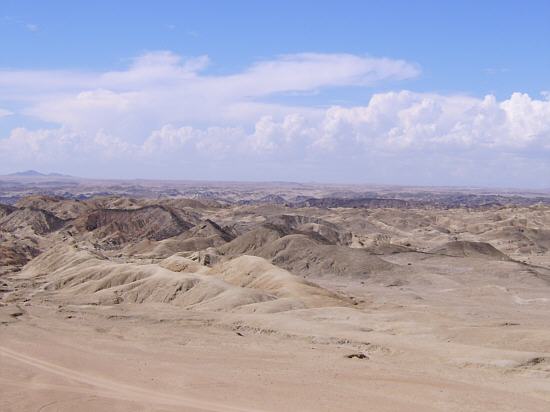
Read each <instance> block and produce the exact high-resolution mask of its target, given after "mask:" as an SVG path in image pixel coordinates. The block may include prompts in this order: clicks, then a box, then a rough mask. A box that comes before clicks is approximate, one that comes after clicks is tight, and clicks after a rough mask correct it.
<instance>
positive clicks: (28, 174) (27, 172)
mask: <svg viewBox="0 0 550 412" xmlns="http://www.w3.org/2000/svg"><path fill="white" fill-rule="evenodd" d="M8 176H21V177H48V176H49V177H70V176H69V175H64V174H61V173H47V174H46V173H40V172H37V171H36V170H25V171H23V172H15V173H10V174H9V175H8Z"/></svg>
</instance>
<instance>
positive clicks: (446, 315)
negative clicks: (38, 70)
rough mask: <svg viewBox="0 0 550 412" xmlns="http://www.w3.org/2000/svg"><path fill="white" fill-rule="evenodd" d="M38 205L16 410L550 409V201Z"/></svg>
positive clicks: (12, 229)
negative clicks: (463, 205)
mask: <svg viewBox="0 0 550 412" xmlns="http://www.w3.org/2000/svg"><path fill="white" fill-rule="evenodd" d="M31 200H32V202H31ZM31 200H29V201H27V202H21V205H20V208H19V209H15V210H12V209H10V208H6V209H5V210H6V212H5V213H6V215H5V216H4V217H1V218H0V233H1V234H2V236H3V238H2V239H4V240H3V242H2V246H3V247H5V248H10V249H9V250H13V251H14V252H13V253H15V252H16V251H17V250H19V249H17V248H16V246H17V247H21V245H24V244H31V243H32V244H33V245H34V246H33V247H34V248H36V250H37V251H38V252H37V253H38V255H37V256H32V255H28V256H27V255H25V253H26V252H25V251H22V252H21V253H22V254H23V255H24V256H26V258H25V259H23V260H17V259H16V260H14V259H12V257H13V256H12V257H10V259H12V260H9V261H8V260H6V261H5V263H3V269H2V273H3V274H2V275H1V276H0V410H2V411H22V410H24V411H26V410H33V411H74V410H79V411H98V410H100V411H103V410H105V411H140V410H141V411H365V410H369V411H548V410H550V317H549V316H548V313H549V310H550V269H548V268H549V267H550V252H549V247H550V237H549V236H548V233H550V208H548V207H545V206H531V207H498V208H483V209H470V208H469V209H460V208H456V209H438V208H434V209H418V210H415V209H407V210H405V209H398V208H397V209H396V208H381V209H353V208H350V209H346V208H337V209H317V208H303V209H292V208H284V207H281V206H280V205H277V206H272V207H270V206H269V205H262V206H248V205H246V206H223V207H220V206H219V205H215V206H208V205H206V206H205V205H197V204H194V203H192V202H191V203H185V202H182V205H181V206H178V204H177V202H173V203H171V204H163V205H162V206H161V207H160V206H159V207H156V206H155V205H154V203H155V202H154V201H152V200H132V201H129V200H127V199H119V200H118V201H115V200H113V199H110V200H109V201H108V204H106V201H98V200H90V201H86V202H79V203H78V205H77V206H75V202H74V201H67V202H66V204H65V205H64V204H63V202H64V201H59V199H51V200H48V198H36V197H33V198H32V199H31ZM60 202H61V204H60ZM30 204H32V213H29V210H31V209H29V208H30V207H31V206H30ZM106 206H107V207H106ZM199 206H200V207H199ZM117 208H118V209H117ZM144 208H145V209H144ZM281 208H282V213H281ZM105 209H109V210H110V209H117V210H119V211H117V212H108V213H104V212H102V211H103V210H105ZM44 210H45V211H46V212H43V211H44ZM133 211H135V213H136V215H134V214H133V213H134V212H133ZM144 212H146V213H147V215H146V216H145V217H144ZM151 212H153V213H154V214H157V213H158V214H160V218H159V219H160V220H159V221H157V222H156V223H153V224H152V225H151V226H150V227H149V226H147V225H148V219H150V218H151V217H150V216H149V215H148V214H149V213H151ZM13 213H17V214H19V215H23V214H26V216H27V218H26V219H21V218H20V217H18V215H15V216H12V217H11V218H10V215H13ZM50 214H51V215H50ZM98 214H100V215H101V216H104V218H102V219H96V220H95V222H96V223H97V224H96V225H88V226H87V227H86V225H83V224H82V222H83V221H84V219H87V216H90V215H92V216H99V215H98ZM289 215H290V216H293V217H290V218H289V217H288V216H289ZM113 216H123V219H122V220H121V222H118V221H117V219H116V217H114V218H113ZM134 216H137V219H134ZM182 216H187V218H186V220H183V218H182ZM304 216H305V217H304ZM15 217H17V220H16V219H15ZM140 219H142V220H143V221H141V220H140ZM61 221H62V222H61ZM183 221H185V222H186V223H185V224H182V222H183ZM14 222H17V224H15V223H14ZM60 222H61V223H60ZM107 239H117V242H107V241H106V240H107ZM189 239H192V240H193V242H194V243H190V242H187V243H184V245H190V244H194V245H197V248H196V249H195V250H185V249H187V248H186V247H183V249H182V247H181V246H177V245H180V244H181V242H182V241H187V240H189ZM203 239H207V240H206V241H203ZM166 242H172V243H171V246H170V247H163V245H165V244H166ZM174 249H175V250H174ZM191 249H192V248H191ZM0 250H1V249H0ZM160 252H162V253H160ZM33 253H34V252H33ZM166 255H168V256H166ZM27 259H28V261H27Z"/></svg>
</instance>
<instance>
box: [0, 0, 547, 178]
mask: <svg viewBox="0 0 550 412" xmlns="http://www.w3.org/2000/svg"><path fill="white" fill-rule="evenodd" d="M549 21H550V2H547V1H524V2H519V1H483V2H479V1H478V2H474V1H460V2H458V1H457V2H442V1H414V2H412V1H370V2H365V1H357V2H353V1H339V2H319V1H301V2H297V1H293V2H290V1H289V2H285V1H277V2H260V1H231V2H229V1H219V2H215V1H212V2H205V1H202V2H199V1H197V2H193V1H186V2H183V1H155V2H145V1H141V2H140V1H131V2H130V1H119V2H107V1H94V2H74V1H53V2H42V1H32V2H31V1H21V0H20V1H2V2H1V3H0V38H2V39H3V40H2V41H1V42H0V173H7V172H11V171H13V170H19V169H25V168H36V169H43V170H46V171H58V172H64V173H72V174H78V175H83V176H97V177H123V178H128V177H154V178H192V179H217V180H220V179H236V180H307V181H309V180H315V181H330V182H355V183H364V182H365V183H369V182H370V183H395V184H425V185H482V186H483V185H487V186H523V187H548V186H550V179H549V178H548V176H550V102H549V99H548V94H547V92H548V91H550V49H549V48H548V39H550V24H548V22H549Z"/></svg>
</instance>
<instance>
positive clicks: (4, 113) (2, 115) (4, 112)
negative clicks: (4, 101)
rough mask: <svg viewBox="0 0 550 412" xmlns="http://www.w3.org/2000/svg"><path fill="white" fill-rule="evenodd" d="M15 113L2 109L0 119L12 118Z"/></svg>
mask: <svg viewBox="0 0 550 412" xmlns="http://www.w3.org/2000/svg"><path fill="white" fill-rule="evenodd" d="M12 114H13V112H10V111H9V110H6V109H2V108H0V117H6V116H11V115H12Z"/></svg>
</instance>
